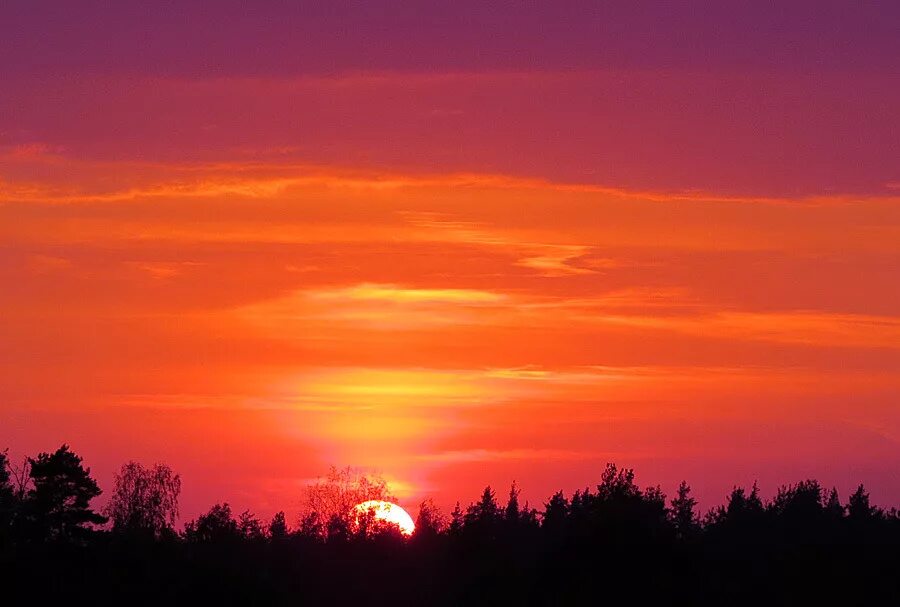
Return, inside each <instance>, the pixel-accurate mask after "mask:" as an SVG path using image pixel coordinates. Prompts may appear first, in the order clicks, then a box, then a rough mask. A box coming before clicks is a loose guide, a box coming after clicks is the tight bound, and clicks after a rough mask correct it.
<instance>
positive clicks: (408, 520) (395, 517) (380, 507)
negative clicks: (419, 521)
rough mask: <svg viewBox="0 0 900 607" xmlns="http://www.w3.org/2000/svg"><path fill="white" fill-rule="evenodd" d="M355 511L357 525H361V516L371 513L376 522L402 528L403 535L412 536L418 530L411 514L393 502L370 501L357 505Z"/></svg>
mask: <svg viewBox="0 0 900 607" xmlns="http://www.w3.org/2000/svg"><path fill="white" fill-rule="evenodd" d="M353 511H354V512H355V514H356V522H357V524H358V523H359V519H360V517H361V516H364V515H366V514H367V513H370V512H371V514H372V517H373V518H374V519H375V520H376V521H384V522H386V523H391V524H394V525H397V527H399V528H400V533H402V534H403V535H406V536H410V535H412V534H413V531H415V530H416V524H415V523H414V522H413V520H412V517H411V516H410V515H409V513H408V512H407V511H406V510H404V509H403V508H401V507H400V506H398V505H397V504H393V503H391V502H386V501H383V500H369V501H366V502H363V503H361V504H357V506H356V507H355V508H354V509H353Z"/></svg>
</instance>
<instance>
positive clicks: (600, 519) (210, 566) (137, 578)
mask: <svg viewBox="0 0 900 607" xmlns="http://www.w3.org/2000/svg"><path fill="white" fill-rule="evenodd" d="M30 461H31V462H33V467H32V470H33V471H34V473H33V475H32V478H31V480H32V483H33V488H32V489H29V491H28V492H27V494H26V496H25V497H26V500H25V502H28V503H27V504H24V503H23V508H24V506H27V508H24V509H23V508H19V500H18V497H17V495H18V493H17V491H16V490H15V487H16V486H18V485H17V483H16V481H15V479H14V478H12V477H13V476H14V475H12V474H11V473H10V472H9V468H10V467H9V465H8V463H9V462H8V460H7V458H6V457H5V455H4V457H2V459H0V463H2V464H5V465H6V472H5V473H0V496H2V497H3V499H4V500H8V499H9V498H10V495H11V496H12V500H13V504H14V507H15V508H18V509H19V510H22V511H23V512H26V511H27V514H28V517H30V518H29V519H28V521H29V522H30V523H31V525H30V526H26V527H19V526H14V527H13V530H14V533H13V534H12V535H11V536H7V538H6V542H5V543H3V542H0V576H2V575H4V574H6V577H4V578H0V582H2V583H4V588H5V589H9V588H13V589H15V588H17V587H22V588H27V589H28V590H29V596H27V597H24V598H23V600H19V597H17V596H16V597H13V598H12V599H11V601H10V602H11V604H54V603H61V602H62V600H65V601H66V602H68V603H71V604H80V603H85V602H87V601H88V600H90V601H93V602H95V603H98V604H104V603H106V602H119V603H128V604H138V603H147V604H181V603H194V602H201V601H204V600H206V601H212V602H213V603H215V604H218V605H228V604H265V605H294V604H350V605H359V604H361V603H365V604H392V605H405V604H429V605H436V606H439V607H443V606H447V607H449V606H453V605H461V604H464V605H496V604H522V605H570V604H597V603H604V604H606V603H609V604H614V603H625V602H632V603H633V602H640V603H644V602H647V603H654V604H663V603H665V604H674V605H698V606H704V605H716V606H718V605H743V604H750V603H755V602H760V601H761V600H763V599H764V598H767V597H768V599H770V600H771V601H773V602H776V603H778V604H843V605H856V604H875V605H877V604H896V598H897V596H900V579H898V578H897V576H896V571H897V570H898V567H900V515H898V513H897V510H896V509H893V510H891V511H888V512H886V511H884V510H882V509H880V508H878V507H876V506H874V505H873V504H872V503H871V502H870V499H869V494H868V493H867V492H866V490H865V489H864V488H863V487H859V488H858V489H857V490H856V491H855V492H854V493H853V494H852V495H851V496H850V498H849V500H848V504H847V507H846V508H845V507H844V505H842V504H841V502H840V499H839V497H838V494H837V492H836V491H835V490H831V491H830V493H826V492H825V491H824V490H823V489H822V487H821V485H820V484H819V483H818V482H816V481H814V480H804V481H801V482H798V483H795V484H788V485H784V486H782V487H780V488H779V489H778V490H777V492H776V493H775V494H774V495H773V496H772V497H771V499H768V500H763V498H762V497H761V495H760V491H759V487H758V486H757V485H756V484H754V485H753V487H752V488H751V489H749V490H748V489H744V488H742V487H737V486H736V487H734V489H733V490H732V491H731V492H730V493H729V494H728V495H727V497H726V500H725V503H724V504H723V505H722V506H719V507H717V508H713V509H712V510H710V513H709V514H708V515H707V517H706V518H705V520H704V521H702V522H701V521H699V520H698V516H697V512H696V507H697V501H696V499H694V497H693V495H692V494H691V489H690V486H689V485H688V483H687V482H682V483H681V484H680V486H679V487H678V491H677V492H676V494H675V496H674V498H673V499H671V501H668V502H667V500H666V498H665V496H664V495H663V493H662V491H661V489H660V488H659V486H650V487H646V488H644V489H641V488H639V487H638V486H637V484H636V483H635V477H634V472H633V471H632V470H631V469H629V468H621V469H620V468H618V467H616V466H615V465H613V464H609V465H607V466H606V468H605V470H604V471H603V473H602V475H601V478H600V482H599V483H598V484H597V485H595V487H596V489H595V490H591V489H583V490H579V491H576V492H575V493H574V494H573V495H572V498H571V500H568V499H566V496H565V494H563V492H562V491H558V492H556V493H554V494H552V495H551V496H550V497H549V498H548V499H547V501H546V502H545V503H544V505H543V512H542V513H541V514H540V515H538V513H537V512H536V511H535V510H534V509H533V508H530V507H529V506H528V503H527V502H526V503H524V505H523V504H522V501H521V494H520V493H519V487H518V485H517V484H515V483H513V485H512V486H511V488H510V491H509V497H508V499H506V500H505V503H504V505H500V504H498V502H497V499H496V495H495V493H494V491H493V490H492V489H491V487H490V486H488V487H486V488H485V489H484V491H482V492H481V494H480V495H479V497H478V499H477V500H475V501H474V502H472V503H471V504H470V505H469V506H468V508H466V509H465V511H463V509H462V508H460V505H459V502H457V504H456V507H455V508H454V509H453V511H452V513H451V515H450V517H449V525H447V524H446V523H447V522H446V521H445V519H444V517H443V516H442V515H441V513H440V510H439V509H438V508H437V507H436V506H435V504H434V502H433V501H431V500H430V499H429V500H423V502H422V504H421V505H420V508H419V513H418V517H417V521H416V525H417V529H416V532H415V534H414V535H413V536H412V537H411V538H406V537H403V536H401V535H400V533H399V532H398V530H397V528H396V527H395V526H393V525H382V524H381V522H380V521H378V520H375V518H374V516H373V515H374V513H373V512H370V513H368V514H366V513H359V512H357V514H362V519H361V520H359V521H357V526H356V527H354V526H352V525H350V526H348V524H347V521H348V517H347V516H346V513H345V512H344V511H343V510H342V507H341V504H351V505H352V506H355V505H356V504H357V503H359V502H358V501H357V500H363V498H364V497H371V496H372V495H373V494H374V495H379V496H387V495H388V493H387V490H386V487H382V486H381V484H380V483H379V482H371V481H370V480H368V479H366V480H363V481H360V482H357V479H358V478H359V477H358V476H357V475H356V473H349V474H348V472H347V470H346V469H345V470H343V471H333V474H332V475H331V477H330V481H329V480H328V479H326V480H324V481H321V482H320V483H319V485H318V486H317V487H316V488H315V490H314V491H313V496H314V497H315V498H316V499H319V501H318V502H317V503H318V504H320V505H322V506H323V508H324V509H326V510H327V509H328V508H332V510H333V513H332V515H331V516H328V517H326V515H324V514H323V513H322V512H320V511H318V510H311V509H309V504H307V508H308V509H307V511H306V512H305V513H304V515H303V517H301V520H300V525H299V526H298V528H297V530H296V531H295V532H293V533H291V532H290V531H289V530H288V527H287V523H286V518H285V515H284V513H283V512H279V513H277V514H275V516H273V517H272V519H271V521H270V522H269V523H268V524H267V525H265V526H264V525H263V524H262V523H260V520H259V519H258V518H257V517H256V516H254V515H253V514H251V513H250V512H249V511H245V512H243V513H242V514H240V515H239V516H235V515H234V514H233V512H232V509H231V507H230V506H229V505H228V504H227V503H222V504H216V505H214V506H213V507H212V508H210V509H209V511H208V512H206V513H204V514H201V515H200V516H198V517H197V518H196V519H195V520H192V521H190V522H188V523H187V524H186V525H185V527H184V532H183V534H181V535H179V536H167V535H166V534H165V533H163V534H157V535H154V534H148V535H146V536H144V537H145V538H146V541H141V542H131V541H119V535H118V534H119V532H120V530H121V529H122V528H125V527H127V522H128V521H129V520H134V519H135V518H137V517H138V516H144V515H145V514H146V513H145V510H146V507H145V506H144V504H145V502H146V501H147V500H146V499H145V498H142V497H140V496H142V495H146V494H145V493H141V492H140V491H137V490H135V489H134V486H135V485H136V484H137V483H136V481H135V482H132V481H133V480H134V479H135V478H141V477H142V476H143V475H144V474H146V473H148V470H146V469H142V468H138V467H136V466H131V465H128V464H126V466H124V467H123V471H122V472H121V473H120V475H119V477H120V481H119V482H118V483H117V490H116V491H114V492H113V493H114V494H118V497H116V496H114V499H116V500H121V501H123V503H126V504H128V503H134V504H137V505H138V506H136V507H135V508H131V509H129V508H119V507H118V506H116V507H114V506H113V505H111V506H110V514H111V516H113V515H114V513H119V512H124V513H126V514H127V513H129V512H132V511H134V510H137V511H140V513H141V514H140V515H132V516H126V515H121V516H120V515H118V514H117V515H115V516H114V520H113V526H112V529H110V530H108V531H106V530H102V529H101V530H96V531H94V532H92V533H90V534H87V533H85V534H81V532H79V531H75V529H77V528H79V526H78V525H77V524H76V523H75V522H76V521H84V520H85V515H84V514H83V513H82V515H80V516H75V517H71V516H70V518H69V519H67V522H66V523H65V524H63V525H60V524H56V525H53V524H51V523H52V520H51V517H50V515H49V514H48V515H45V517H44V518H39V517H37V515H36V512H37V509H36V508H35V505H36V504H37V503H38V500H39V499H44V500H46V498H43V497H41V496H42V495H44V493H49V487H51V486H53V487H57V488H58V487H64V488H66V489H65V491H62V490H59V491H58V493H65V492H68V493H67V494H71V493H72V492H73V489H72V487H75V486H84V487H86V489H85V490H84V491H81V492H80V493H79V495H82V496H90V495H95V494H96V493H97V492H98V491H99V490H98V489H97V490H94V489H91V483H92V480H91V481H87V480H85V479H90V476H89V471H87V470H84V469H83V468H82V467H81V465H80V460H79V459H78V458H77V456H74V454H72V453H71V452H70V451H68V449H67V448H64V449H62V450H60V452H57V453H54V454H41V456H38V457H37V458H35V459H33V460H30ZM51 463H52V465H51ZM60 470H65V472H60ZM78 470H81V471H82V473H83V474H81V473H79V472H78ZM51 472H52V473H51ZM128 479H131V480H128ZM329 483H330V484H329ZM323 485H325V486H326V488H325V489H323V488H322V487H323ZM373 487H374V490H373V489H372V488H373ZM125 488H131V489H130V490H128V491H124V490H123V489H125ZM42 492H44V493H42ZM135 496H138V497H135ZM126 498H128V499H130V500H131V501H130V502H129V501H126ZM139 498H140V499H139ZM31 500H34V502H32V501H31ZM63 501H64V502H65V500H63ZM89 501H90V500H89V499H87V502H89ZM149 501H151V502H152V501H153V500H149ZM363 501H365V500H363ZM75 502H78V504H81V506H82V507H84V504H85V503H86V501H85V499H74V498H73V499H72V500H69V501H68V502H65V503H66V504H67V506H66V508H68V509H69V511H70V512H69V514H70V515H71V508H72V507H74V506H75V505H76V503H75ZM667 504H668V507H667ZM845 510H846V511H847V514H846V515H845ZM116 516H120V518H118V519H116V518H115V517H116ZM22 520H25V519H22ZM117 520H118V521H119V522H118V523H117ZM138 520H143V519H138ZM156 520H159V518H157V519H156ZM39 521H40V525H39V524H38V522H39ZM88 525H89V522H82V525H81V527H83V528H85V529H86V528H87V526H88ZM166 525H167V527H171V519H170V518H167V519H166ZM135 526H142V525H137V524H135ZM51 530H52V531H51ZM82 531H84V529H82ZM74 537H79V539H80V541H78V542H74V543H73V542H51V541H43V540H45V539H48V538H74ZM100 578H102V579H104V580H108V581H106V582H105V583H103V584H98V583H97V580H98V579H100ZM45 590H46V591H47V592H45V593H44V595H41V593H42V592H43V591H45ZM7 592H8V591H7ZM47 597H51V598H52V599H53V600H45V599H47ZM136 597H137V598H136ZM4 598H8V596H7V594H5V595H4ZM108 599H110V600H108Z"/></svg>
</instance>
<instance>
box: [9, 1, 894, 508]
mask: <svg viewBox="0 0 900 607" xmlns="http://www.w3.org/2000/svg"><path fill="white" fill-rule="evenodd" d="M783 4H784V5H782V6H772V5H770V4H769V3H760V2H709V3H701V2H665V3H640V5H638V3H633V2H622V3H617V2H610V3H598V2H552V3H527V4H526V3H511V2H509V3H507V2H495V3H481V2H466V1H461V2H454V3H446V2H415V3H405V2H334V3H327V4H326V5H323V3H316V2H287V1H285V2H275V1H272V2H255V3H252V5H250V4H247V3H244V2H231V1H222V2H196V1H195V2H190V1H185V2H153V3H137V2H118V3H107V2H90V1H86V2H79V3H73V2H67V1H58V2H41V1H27V2H25V1H19V0H12V1H8V2H4V3H3V5H2V7H0V82H2V83H3V84H2V86H0V448H3V447H8V448H9V449H10V454H11V455H12V456H13V457H22V456H24V455H26V454H28V455H33V454H36V453H37V452H39V451H49V450H53V449H55V448H56V447H58V446H59V445H60V444H62V443H63V442H67V443H69V444H71V445H72V447H73V449H74V450H75V451H76V452H77V453H79V454H80V455H82V456H83V457H84V458H85V463H86V464H87V465H89V466H90V467H91V468H92V470H93V472H94V474H95V476H96V477H97V478H98V480H99V481H100V484H101V486H102V487H104V488H105V489H107V491H108V490H109V489H110V488H111V486H112V479H113V475H114V473H115V471H116V470H117V468H118V467H119V466H120V465H121V464H122V463H124V462H126V461H129V460H136V461H139V462H143V463H145V464H151V463H154V462H165V463H167V464H169V465H170V466H172V467H173V468H174V469H175V470H176V471H178V472H180V473H181V475H182V479H183V486H184V489H183V494H182V515H183V518H190V517H193V516H196V515H197V514H199V513H201V512H203V511H205V510H206V509H208V508H209V507H210V506H211V505H212V504H213V503H215V502H218V501H228V502H230V503H231V504H232V507H233V508H235V509H236V510H238V511H241V510H245V509H250V510H252V511H254V512H256V513H258V514H260V515H261V516H269V515H271V514H272V513H273V512H275V511H277V510H285V511H286V512H287V513H288V514H289V516H295V515H296V513H297V511H298V510H299V508H300V507H301V505H302V501H303V488H304V486H305V485H306V484H307V483H308V482H310V479H314V478H316V477H318V476H320V475H323V474H324V473H326V472H327V470H328V468H329V466H331V465H337V466H348V465H349V466H355V467H361V468H364V469H366V470H371V471H378V472H380V473H381V474H383V476H384V477H385V478H386V479H387V480H388V481H389V482H390V483H391V484H392V487H393V489H394V492H395V494H396V495H397V497H398V498H399V501H400V503H401V504H403V505H405V506H407V507H408V508H409V509H411V510H412V511H414V510H415V505H416V504H417V503H418V501H419V500H421V499H423V498H424V497H433V498H434V499H435V500H436V501H437V503H438V504H440V505H442V506H443V507H444V508H445V509H447V510H449V508H450V507H452V504H453V502H454V501H455V500H457V499H459V500H461V501H462V502H463V504H465V503H466V502H467V501H470V500H474V499H475V497H476V496H477V494H478V493H479V492H480V490H481V489H482V488H483V487H484V486H485V485H486V484H491V485H492V486H494V487H495V488H496V489H497V490H498V494H500V495H501V496H502V495H503V494H504V493H505V491H506V489H507V487H508V486H509V484H510V483H511V482H512V481H513V480H515V481H516V482H517V483H518V485H519V486H520V487H521V488H522V490H523V497H525V498H528V499H529V500H530V502H531V505H533V506H537V507H540V506H541V501H542V500H543V499H545V498H546V497H547V496H549V495H550V494H551V493H552V492H554V491H556V490H558V489H563V490H565V491H566V492H567V493H571V492H572V491H573V490H575V489H579V488H583V487H585V486H589V485H594V484H596V483H597V482H598V480H599V476H600V472H601V471H602V469H603V467H604V466H605V464H606V462H616V463H618V464H619V465H620V466H627V467H633V468H635V470H636V473H637V480H638V482H639V483H641V484H643V485H647V484H653V485H655V484H657V483H659V484H660V485H661V486H662V488H663V489H664V490H666V491H668V492H669V493H672V492H673V490H674V488H675V487H677V484H678V482H679V481H681V480H682V479H687V480H688V481H689V483H690V484H691V485H692V486H693V488H694V490H695V493H696V494H697V495H698V497H699V498H700V500H701V503H702V504H703V505H704V506H712V505H714V504H717V503H719V502H720V501H721V500H722V499H723V498H724V495H725V494H726V493H727V492H728V491H729V490H730V489H731V488H732V486H733V485H734V484H745V485H749V484H751V483H752V482H754V481H757V480H758V481H759V483H760V487H761V489H762V491H763V493H764V494H766V495H771V494H772V493H774V491H775V490H776V489H777V487H778V486H779V485H781V484H784V483H788V482H794V481H798V480H802V479H805V478H808V477H815V478H818V479H820V480H821V481H822V482H823V483H825V484H826V485H828V486H831V485H834V486H836V487H838V489H839V490H840V491H841V492H842V493H843V495H844V496H845V497H846V495H847V492H848V491H849V490H851V489H852V488H855V486H856V484H858V483H860V482H863V483H866V485H867V486H868V488H869V489H870V491H871V494H872V498H873V500H874V501H876V502H878V503H881V504H883V505H900V406H898V404H900V132H898V127H900V113H898V112H897V108H898V107H900V77H898V74H900V70H898V67H900V66H898V57H900V35H898V32H900V5H898V4H896V3H892V2H881V3H877V2H865V3H860V2H846V3H842V2H821V1H818V2H805V1H799V2H791V3H783Z"/></svg>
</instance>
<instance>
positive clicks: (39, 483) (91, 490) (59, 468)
mask: <svg viewBox="0 0 900 607" xmlns="http://www.w3.org/2000/svg"><path fill="white" fill-rule="evenodd" d="M81 461H82V460H81V458H80V457H78V456H77V455H76V454H75V453H73V452H72V451H70V450H69V446H68V445H63V446H62V447H60V448H59V449H57V450H56V451H55V452H53V453H41V454H40V455H38V456H37V458H35V459H29V464H30V467H31V470H30V476H31V482H32V485H33V487H32V489H31V490H30V491H29V492H28V495H27V498H26V503H25V509H26V513H27V514H26V517H27V520H28V524H29V526H30V527H31V528H32V533H33V534H34V536H36V537H39V538H41V539H45V540H47V539H49V540H74V539H83V538H84V537H85V535H86V533H87V532H88V527H87V525H92V524H93V525H100V524H102V523H105V522H106V517H104V516H101V515H100V514H97V513H96V512H94V511H93V510H91V508H90V502H91V500H93V499H94V498H95V497H97V496H98V495H100V493H101V491H100V487H98V486H97V483H96V481H95V480H94V479H93V478H91V475H90V472H91V471H90V468H84V467H83V466H82V464H81Z"/></svg>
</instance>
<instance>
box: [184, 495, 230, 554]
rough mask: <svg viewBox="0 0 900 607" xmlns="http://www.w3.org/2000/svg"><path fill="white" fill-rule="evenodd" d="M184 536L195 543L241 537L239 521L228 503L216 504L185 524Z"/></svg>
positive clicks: (224, 541)
mask: <svg viewBox="0 0 900 607" xmlns="http://www.w3.org/2000/svg"><path fill="white" fill-rule="evenodd" d="M184 537H185V538H186V539H187V540H188V541H189V542H194V543H207V544H211V543H226V542H233V541H236V540H239V539H241V537H242V533H241V529H240V527H239V525H238V521H236V520H235V519H234V516H232V514H231V506H229V505H228V504H227V503H224V504H216V505H214V506H213V507H212V508H210V509H209V512H207V513H206V514H201V515H200V516H199V517H197V519H196V520H194V521H190V522H188V523H187V524H186V525H185V526H184Z"/></svg>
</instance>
